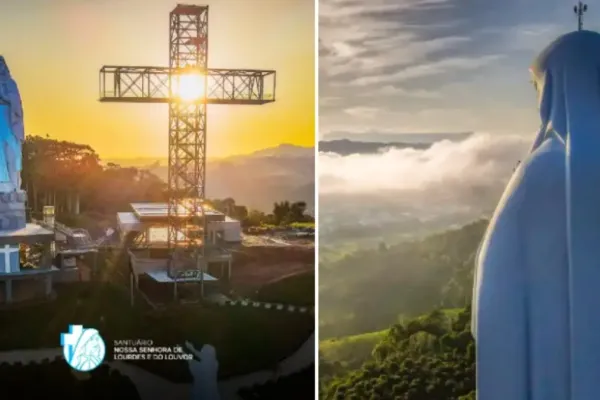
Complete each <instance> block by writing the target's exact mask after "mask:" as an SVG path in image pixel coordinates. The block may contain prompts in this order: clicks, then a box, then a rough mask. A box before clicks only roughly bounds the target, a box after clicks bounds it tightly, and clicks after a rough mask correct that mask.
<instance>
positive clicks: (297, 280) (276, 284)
mask: <svg viewBox="0 0 600 400" xmlns="http://www.w3.org/2000/svg"><path fill="white" fill-rule="evenodd" d="M257 300H259V301H264V302H268V303H284V304H291V305H296V306H314V304H315V272H314V271H310V272H305V273H301V274H296V275H292V276H288V277H285V278H281V279H278V280H276V281H273V282H271V283H268V284H266V285H264V286H263V287H262V288H260V290H259V291H258V294H257Z"/></svg>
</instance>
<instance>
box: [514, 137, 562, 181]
mask: <svg viewBox="0 0 600 400" xmlns="http://www.w3.org/2000/svg"><path fill="white" fill-rule="evenodd" d="M565 157H566V149H565V145H564V143H563V142H561V141H560V140H558V139H555V138H552V139H547V140H546V141H545V142H544V143H542V145H541V146H540V147H538V148H537V149H536V150H535V151H534V152H533V153H531V154H530V155H529V157H527V159H526V160H525V161H524V162H523V164H522V166H521V167H522V168H523V180H524V181H525V182H528V183H532V184H536V183H543V182H548V183H556V182H557V179H556V178H557V176H564V174H565V170H566V162H565ZM558 181H559V182H560V179H559V180H558Z"/></svg>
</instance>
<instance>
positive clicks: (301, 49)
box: [0, 0, 315, 159]
mask: <svg viewBox="0 0 600 400" xmlns="http://www.w3.org/2000/svg"><path fill="white" fill-rule="evenodd" d="M177 3H178V1H177V0H155V1H154V2H152V5H151V6H149V5H148V2H147V1H143V0H128V1H127V2H120V1H117V0H99V1H95V2H81V1H78V0H55V1H52V2H48V1H44V0H28V1H26V2H16V1H15V2H2V3H0V31H1V32H2V34H0V54H2V55H3V56H4V57H5V58H6V61H7V64H8V66H9V68H10V70H11V73H12V75H13V77H14V78H15V80H16V81H17V84H18V85H19V89H20V91H21V96H22V99H23V107H24V116H25V131H26V134H27V135H28V136H29V135H39V136H43V137H45V136H48V137H50V138H53V139H57V140H66V141H71V142H76V143H81V144H87V145H90V146H91V147H92V148H93V149H94V150H95V151H96V152H97V153H98V154H99V156H100V157H101V158H102V159H132V158H165V157H167V156H168V152H167V146H168V106H167V105H166V104H126V103H112V104H106V103H100V102H99V101H98V98H99V88H98V71H99V69H100V68H101V67H102V66H103V65H125V66H126V65H132V66H133V65H150V66H168V61H169V60H168V40H169V30H168V25H169V12H170V11H171V10H172V9H173V8H174V7H175V6H176V5H177ZM192 3H196V4H200V5H201V4H207V5H209V7H210V11H209V55H208V60H209V62H208V66H209V68H248V69H266V70H276V71H277V101H276V102H274V103H271V104H266V105H262V106H228V105H216V104H211V105H209V106H208V115H207V122H208V136H207V156H208V157H209V158H223V157H228V156H233V155H239V154H249V153H252V152H255V151H259V150H262V149H266V148H272V147H276V146H278V145H280V144H284V143H289V144H293V145H298V146H305V147H306V146H314V141H315V128H314V125H315V124H314V122H315V115H314V109H315V88H314V78H315V75H314V73H315V71H314V65H315V58H314V57H315V49H314V43H315V40H314V2H313V1H312V0H287V1H285V2H281V1H278V0H247V1H243V2H241V1H238V0H218V1H217V0H203V1H194V2H192ZM186 79H187V78H186ZM199 81H202V82H199ZM203 83H204V82H203V79H200V80H198V79H197V78H190V82H187V84H185V87H186V89H185V90H183V91H181V90H180V91H179V92H180V93H179V96H180V97H181V99H182V100H186V99H187V100H189V99H193V98H194V97H197V95H198V92H200V93H202V92H204V91H205V88H204V87H203V86H204V85H203ZM182 89H183V87H182Z"/></svg>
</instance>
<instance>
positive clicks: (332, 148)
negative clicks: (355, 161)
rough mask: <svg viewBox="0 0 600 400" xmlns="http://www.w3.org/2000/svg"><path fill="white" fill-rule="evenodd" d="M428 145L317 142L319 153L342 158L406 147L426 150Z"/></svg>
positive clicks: (343, 141) (349, 141) (340, 141)
mask: <svg viewBox="0 0 600 400" xmlns="http://www.w3.org/2000/svg"><path fill="white" fill-rule="evenodd" d="M430 146H431V144H428V143H394V142H392V143H378V142H355V141H352V140H348V139H341V140H330V141H320V142H319V152H321V153H337V154H340V155H342V156H348V155H350V154H373V153H379V152H381V151H384V150H386V149H389V148H396V149H403V148H407V147H412V148H418V149H426V148H428V147H430Z"/></svg>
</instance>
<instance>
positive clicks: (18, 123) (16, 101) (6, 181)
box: [0, 56, 25, 193]
mask: <svg viewBox="0 0 600 400" xmlns="http://www.w3.org/2000/svg"><path fill="white" fill-rule="evenodd" d="M24 140H25V132H24V126H23V106H22V105H21V96H20V94H19V89H18V87H17V84H16V82H15V81H14V80H13V79H12V77H11V75H10V71H9V69H8V66H7V65H6V62H5V61H4V57H2V56H0V193H6V192H13V191H16V190H20V187H21V169H22V162H23V160H22V144H23V141H24Z"/></svg>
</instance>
